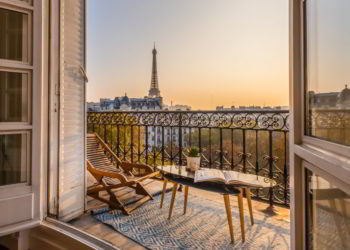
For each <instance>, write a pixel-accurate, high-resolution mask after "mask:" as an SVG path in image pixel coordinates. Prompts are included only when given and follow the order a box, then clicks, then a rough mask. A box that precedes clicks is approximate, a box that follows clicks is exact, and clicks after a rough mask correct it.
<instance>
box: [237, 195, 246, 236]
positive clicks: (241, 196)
mask: <svg viewBox="0 0 350 250" xmlns="http://www.w3.org/2000/svg"><path fill="white" fill-rule="evenodd" d="M240 191H241V192H240V194H238V196H237V198H238V208H239V219H240V223H241V234H242V242H245V232H244V210H243V190H242V189H240Z"/></svg>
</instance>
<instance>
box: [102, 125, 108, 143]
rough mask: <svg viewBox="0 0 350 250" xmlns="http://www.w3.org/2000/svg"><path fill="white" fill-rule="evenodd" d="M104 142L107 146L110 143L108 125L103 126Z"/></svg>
mask: <svg viewBox="0 0 350 250" xmlns="http://www.w3.org/2000/svg"><path fill="white" fill-rule="evenodd" d="M103 140H104V141H105V143H106V144H108V142H107V125H106V124H104V125H103Z"/></svg>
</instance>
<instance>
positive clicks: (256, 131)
mask: <svg viewBox="0 0 350 250" xmlns="http://www.w3.org/2000/svg"><path fill="white" fill-rule="evenodd" d="M255 173H256V175H259V173H260V166H259V135H258V130H255ZM259 191H260V190H259V189H256V197H257V198H259Z"/></svg>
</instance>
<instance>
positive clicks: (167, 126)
mask: <svg viewBox="0 0 350 250" xmlns="http://www.w3.org/2000/svg"><path fill="white" fill-rule="evenodd" d="M288 116H289V114H288V111H282V110H261V111H127V112H123V111H114V112H88V114H87V130H88V133H97V134H98V135H99V136H100V138H102V139H103V141H104V142H105V143H106V144H108V146H109V147H110V148H111V149H112V150H113V151H114V152H115V154H116V155H117V156H118V157H119V158H120V159H122V160H125V161H129V162H134V163H145V164H148V165H150V166H153V167H155V166H160V165H185V164H186V157H187V155H188V150H189V148H190V147H191V146H196V147H198V148H199V151H200V155H201V166H202V167H206V168H218V169H231V170H236V171H240V172H244V173H251V174H255V175H260V176H265V177H269V178H271V179H274V180H275V181H276V182H277V185H276V186H275V187H273V188H267V189H262V190H252V196H253V206H252V207H253V215H254V224H252V221H251V218H250V216H249V209H248V206H247V204H246V199H244V202H243V204H244V205H243V207H244V221H245V229H244V231H245V234H246V241H245V242H243V241H242V238H241V232H240V230H239V226H237V225H239V212H238V211H239V210H238V203H237V199H236V197H235V196H231V197H230V204H231V207H232V214H233V222H234V223H233V224H234V235H235V245H236V246H239V247H242V248H244V249H249V248H252V247H255V246H266V247H273V246H278V247H279V249H288V248H289V242H290V239H289V237H290V236H289V189H288V187H289V175H288V172H289V166H288V146H287V145H288V133H289V130H288ZM90 177H91V176H88V179H89V181H88V182H90V183H92V180H91V178H90ZM145 186H146V188H147V189H148V190H149V191H150V192H151V193H152V194H153V196H154V198H155V200H153V201H149V202H148V203H146V204H145V205H143V206H141V207H140V208H139V209H137V210H135V212H133V213H132V215H130V217H128V216H123V215H121V216H120V218H124V219H126V220H127V221H118V222H112V221H111V220H109V219H106V218H107V217H108V215H111V216H112V217H113V216H115V215H116V214H117V213H118V212H115V211H114V210H108V208H106V205H105V204H103V203H102V202H99V201H97V200H95V199H92V198H89V199H88V209H89V210H90V211H93V212H92V213H91V214H89V213H88V214H85V215H84V216H81V217H80V218H78V219H77V220H74V221H72V222H71V224H72V225H73V226H75V227H78V228H79V229H82V230H84V231H86V232H88V233H90V234H92V235H95V236H96V237H99V238H102V239H104V240H106V241H108V242H110V243H111V244H113V245H114V246H116V247H119V248H122V249H125V248H132V249H145V247H149V248H157V247H159V246H161V248H163V247H165V246H166V245H167V244H168V243H169V242H166V243H164V242H162V240H161V239H162V237H160V238H159V236H158V238H157V236H154V234H155V233H154V232H158V234H161V233H163V232H159V231H157V230H170V229H168V227H171V228H173V229H174V227H175V228H176V227H178V225H181V229H178V230H180V233H179V234H176V233H175V236H174V238H173V239H171V241H172V242H173V244H174V245H172V247H174V248H176V247H179V245H178V244H179V242H181V240H179V239H178V238H179V237H180V235H183V233H184V232H185V231H186V230H187V231H189V232H190V236H191V237H188V238H191V240H190V241H189V242H190V243H189V242H188V240H184V241H182V243H183V244H185V243H187V244H192V245H193V246H197V247H200V245H196V244H198V242H199V241H203V239H202V238H203V237H204V242H205V240H206V237H207V235H208V232H207V231H205V230H204V229H203V227H202V226H203V225H202V226H201V222H198V221H197V220H198V218H197V217H198V216H197V215H196V214H198V213H200V214H202V213H203V214H202V215H201V216H200V219H199V220H204V221H205V217H208V219H210V221H212V224H214V227H213V228H211V227H210V226H209V227H208V230H212V229H215V230H217V231H218V232H217V233H214V235H215V236H213V237H214V238H213V239H214V240H212V241H215V242H221V243H222V245H220V246H219V245H215V244H217V243H215V244H214V245H215V248H218V249H225V248H227V247H230V246H232V245H230V242H229V237H230V236H229V230H228V227H227V222H226V220H225V218H226V217H225V213H224V210H223V207H224V206H223V203H224V202H223V200H222V198H221V196H219V195H217V194H215V193H211V192H208V191H203V190H199V189H194V188H193V189H192V188H191V189H190V191H189V193H190V196H189V200H188V204H189V208H188V210H189V212H187V214H186V215H182V209H183V208H182V206H183V195H181V193H178V196H177V199H176V202H175V210H174V212H173V218H172V219H171V220H169V221H168V220H166V219H165V217H166V216H167V213H168V207H169V203H170V197H171V194H168V193H167V194H166V195H165V201H164V206H163V208H162V209H160V208H159V204H160V203H159V200H160V198H159V197H160V195H159V194H160V193H161V191H162V187H163V183H162V180H161V179H152V180H148V181H147V183H146V185H145ZM171 188H172V186H171V185H169V187H168V189H167V191H170V190H171ZM180 191H182V188H181V187H180ZM121 192H122V195H125V197H123V199H125V200H128V199H129V198H130V197H129V196H128V195H129V194H128V193H129V191H128V190H125V191H121ZM123 192H124V193H125V194H124V193H123ZM113 211H114V212H113ZM208 211H210V212H208ZM165 215H166V216H165ZM222 215H223V217H222ZM164 216H165V217H164ZM112 217H111V218H112ZM117 217H118V215H117ZM163 217H164V218H163ZM213 217H217V218H214V219H213ZM129 218H131V220H132V221H134V223H131V221H128V220H129ZM140 218H144V219H140ZM196 218H197V219H196ZM223 218H224V220H223V221H222V219H223ZM108 220H109V222H108ZM192 220H194V222H193V221H192ZM102 221H103V222H102ZM140 221H143V223H141V222H140ZM154 221H155V222H154ZM236 222H237V223H236ZM139 223H140V224H139ZM162 223H165V224H162ZM188 223H189V224H188ZM198 223H199V224H198ZM212 224H209V225H212ZM108 225H109V226H108ZM117 225H119V226H121V227H119V228H118V226H117ZM128 225H129V226H130V225H132V226H131V228H130V227H129V226H128ZM111 226H112V227H111ZM212 226H213V225H212ZM113 228H114V229H113ZM173 229H171V231H172V230H173ZM134 230H136V231H138V232H134ZM181 230H183V232H182V231H181ZM196 231H203V232H201V233H199V234H198V235H196V233H195V232H196ZM130 232H133V233H131V234H130ZM152 232H153V233H152ZM149 234H151V235H152V234H153V236H154V237H153V236H152V237H148V236H149ZM145 235H148V236H147V237H146V236H145ZM145 237H146V238H145ZM201 237H202V238H201ZM164 239H166V236H164ZM196 239H197V241H196ZM218 239H220V240H218ZM266 239H268V240H266ZM149 241H152V242H153V243H149ZM226 241H227V242H226ZM147 242H148V243H147ZM154 242H156V243H154ZM174 242H175V243H174ZM176 242H177V243H176ZM191 242H192V243H191ZM211 243H212V244H213V242H211ZM205 244H207V243H205ZM170 245H171V244H170ZM214 245H211V247H214Z"/></svg>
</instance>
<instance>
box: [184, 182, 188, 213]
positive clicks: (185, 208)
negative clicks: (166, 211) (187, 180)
mask: <svg viewBox="0 0 350 250" xmlns="http://www.w3.org/2000/svg"><path fill="white" fill-rule="evenodd" d="M187 200H188V186H185V192H184V214H186V210H187Z"/></svg>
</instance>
